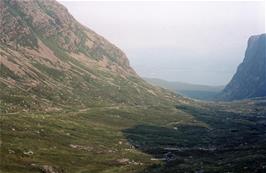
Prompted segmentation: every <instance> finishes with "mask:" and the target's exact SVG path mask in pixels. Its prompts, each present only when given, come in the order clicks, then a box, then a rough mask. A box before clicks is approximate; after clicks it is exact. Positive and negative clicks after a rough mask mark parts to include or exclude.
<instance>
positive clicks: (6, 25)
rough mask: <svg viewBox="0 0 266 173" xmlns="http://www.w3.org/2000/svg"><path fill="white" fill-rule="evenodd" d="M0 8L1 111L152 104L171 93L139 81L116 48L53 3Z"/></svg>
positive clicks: (12, 3)
mask: <svg viewBox="0 0 266 173" xmlns="http://www.w3.org/2000/svg"><path fill="white" fill-rule="evenodd" d="M0 9H1V14H0V21H1V27H0V38H1V39H0V54H1V74H0V86H1V91H0V98H1V100H2V102H1V108H2V110H4V111H16V110H19V109H24V110H25V111H27V110H33V109H40V110H45V109H46V110H50V109H51V110H52V109H62V107H64V108H65V107H69V108H73V107H79V108H85V107H87V106H104V105H111V104H126V105H141V104H151V105H153V104H155V105H156V104H161V103H163V102H167V103H169V102H172V101H171V100H170V99H169V98H174V97H175V95H174V94H172V93H170V92H167V91H165V90H163V89H160V88H156V87H153V86H151V85H149V84H148V83H146V82H145V81H144V80H142V79H141V78H140V77H139V76H138V75H137V74H136V72H135V71H134V70H133V69H132V68H131V67H130V65H129V61H128V59H127V57H126V55H125V54H124V53H123V52H122V51H121V50H120V49H119V48H117V47H116V46H115V45H113V44H112V43H110V42H109V41H107V40H106V39H104V38H103V37H102V36H100V35H98V34H96V33H95V32H93V31H92V30H90V29H89V28H87V27H85V26H83V25H81V24H80V23H78V22H77V21H76V20H75V19H74V18H73V16H71V15H70V14H69V13H68V11H67V9H66V8H65V7H64V6H62V5H61V4H59V3H58V2H56V1H53V0H48V1H46V0H36V1H33V0H31V1H20V0H1V1H0ZM159 97H160V99H158V98H159ZM162 98H163V99H162Z"/></svg>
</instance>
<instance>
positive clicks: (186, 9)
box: [61, 1, 265, 85]
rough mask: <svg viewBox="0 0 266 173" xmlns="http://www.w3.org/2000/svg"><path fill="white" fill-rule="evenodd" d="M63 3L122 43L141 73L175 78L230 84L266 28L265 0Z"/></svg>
mask: <svg viewBox="0 0 266 173" xmlns="http://www.w3.org/2000/svg"><path fill="white" fill-rule="evenodd" d="M61 3H63V4H64V5H65V6H66V7H67V8H68V10H69V11H70V13H71V14H72V15H73V16H74V17H75V18H76V19H77V20H78V21H80V22H81V23H82V24H84V25H86V26H88V27H89V28H90V29H92V30H94V31H95V32H97V33H98V34H100V35H102V36H104V37H105V38H107V39H108V40H109V41H111V42H112V43H114V44H116V45H117V46H118V47H119V48H121V49H122V50H123V51H124V52H125V53H126V54H127V56H128V58H129V60H130V64H131V66H132V67H133V68H134V69H135V70H136V71H137V73H138V74H139V75H140V76H144V77H156V78H161V79H166V80H170V81H182V82H190V83H197V84H208V85H224V84H226V83H227V82H229V80H230V79H231V77H232V75H233V74H234V73H235V71H236V68H237V66H238V64H239V63H241V61H242V60H243V58H244V53H245V48H246V45H247V39H248V37H249V36H250V35H254V34H260V33H263V32H265V1H260V2H256V1H253V2H236V1H235V2H228V1H227V2H226V1H221V2H207V1H205V2H204V1H203V2H193V1H188V2H185V1H183V2H182V1H177V2H164V1H162V2H158V1H157V2H151V1H149V2H122V1H116V2H103V1H98V2H96V1H95V2H93V1H89V2H83V1H80V2H77V1H65V2H64V1H63V2H62V1H61Z"/></svg>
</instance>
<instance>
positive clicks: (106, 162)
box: [1, 100, 266, 173]
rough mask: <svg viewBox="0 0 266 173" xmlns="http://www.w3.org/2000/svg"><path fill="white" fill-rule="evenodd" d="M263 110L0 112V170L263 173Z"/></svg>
mask: <svg viewBox="0 0 266 173" xmlns="http://www.w3.org/2000/svg"><path fill="white" fill-rule="evenodd" d="M265 104H266V102H265V101H264V100H255V101H248V102H239V103H238V102H236V103H230V104H226V103H219V104H217V103H200V102H192V101H191V102H190V103H187V102H183V103H179V104H178V105H177V106H176V107H170V106H169V107H155V106H139V107H130V106H122V107H119V106H111V107H102V108H101V107H98V108H96V107H95V108H88V109H84V110H80V111H77V112H54V113H41V112H38V113H37V112H36V113H14V114H3V115H1V172H3V173H18V172H19V173H29V172H44V173H51V172H55V173H63V172H64V173H67V172H69V173H92V172H93V173H119V172H121V173H125V172H126V173H131V172H132V173H133V172H134V173H146V172H147V173H149V172H151V173H159V172H160V173H172V172H198V173H199V172H212V173H213V172H241V173H244V172H247V173H248V172H252V173H254V172H265V171H266V110H265V109H266V108H265V107H266V106H265Z"/></svg>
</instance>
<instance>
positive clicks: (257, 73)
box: [218, 34, 266, 101]
mask: <svg viewBox="0 0 266 173" xmlns="http://www.w3.org/2000/svg"><path fill="white" fill-rule="evenodd" d="M264 96H266V34H261V35H255V36H251V37H250V38H249V40H248V46H247V49H246V53H245V58H244V61H243V62H242V63H241V64H240V65H239V67H238V69H237V72H236V74H235V75H234V76H233V78H232V80H231V81H230V83H229V84H228V85H227V86H226V87H225V89H224V90H223V91H222V93H221V94H219V96H218V98H219V99H221V100H227V101H230V100H239V99H246V98H253V97H264Z"/></svg>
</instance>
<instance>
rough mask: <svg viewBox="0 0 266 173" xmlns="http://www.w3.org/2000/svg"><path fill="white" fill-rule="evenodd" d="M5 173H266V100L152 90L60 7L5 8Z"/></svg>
mask: <svg viewBox="0 0 266 173" xmlns="http://www.w3.org/2000/svg"><path fill="white" fill-rule="evenodd" d="M0 21H1V25H0V34H1V36H0V40H1V42H0V55H1V66H0V68H1V69H0V117H1V118H0V124H1V129H0V130H1V136H0V150H1V152H0V159H1V164H0V172H1V173H86V172H90V173H173V172H217V173H218V172H236V173H237V172H241V173H248V172H254V173H259V172H266V167H265V165H266V149H265V143H266V131H265V130H266V128H265V127H266V101H265V98H256V99H250V100H244V101H240V102H229V103H226V102H219V103H217V102H200V101H195V100H190V99H188V98H185V97H182V96H179V95H176V94H174V93H172V92H170V91H168V90H165V89H162V88H159V87H156V86H152V85H150V84H148V83H147V82H145V81H144V80H142V79H141V78H140V77H139V76H138V75H137V74H136V73H135V71H134V70H133V69H132V68H131V67H130V65H129V62H128V60H127V57H126V55H125V54H124V53H123V52H122V51H121V50H120V49H119V48H117V47H116V46H115V45H113V44H111V43H110V42H108V41H107V40H106V39H104V38H103V37H101V36H99V35H98V34H96V33H95V32H93V31H91V30H90V29H88V28H86V27H84V26H82V25H81V24H79V23H78V22H77V21H76V20H75V19H74V18H73V17H72V16H71V15H70V14H69V13H68V11H67V9H66V8H65V7H64V6H62V5H60V4H59V3H58V2H56V1H53V0H25V1H24V0H0Z"/></svg>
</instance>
